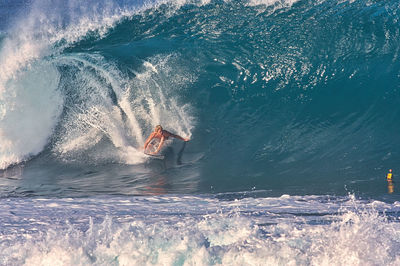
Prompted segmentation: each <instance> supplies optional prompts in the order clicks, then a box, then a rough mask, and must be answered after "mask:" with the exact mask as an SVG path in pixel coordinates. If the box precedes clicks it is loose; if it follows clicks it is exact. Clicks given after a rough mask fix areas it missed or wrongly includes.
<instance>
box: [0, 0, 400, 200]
mask: <svg viewBox="0 0 400 266" xmlns="http://www.w3.org/2000/svg"><path fill="white" fill-rule="evenodd" d="M13 3H14V4H13V5H11V4H9V5H8V6H6V5H7V3H6V4H4V5H5V6H6V7H2V10H3V11H4V10H8V11H9V12H11V11H13V10H17V11H18V12H17V14H19V15H18V16H16V17H13V18H12V19H11V16H8V15H7V16H4V17H5V18H7V19H6V20H5V22H3V23H2V24H1V27H0V30H1V31H2V32H1V33H0V70H1V71H0V104H1V105H0V136H1V138H0V167H1V168H2V169H6V170H4V171H3V175H6V172H7V171H9V172H10V171H11V170H10V166H13V165H17V167H18V165H21V163H22V165H23V169H22V168H21V169H20V171H19V170H17V171H15V170H14V172H18V173H19V174H18V175H19V177H21V176H22V178H18V179H19V180H23V181H21V182H20V183H22V184H20V183H19V184H18V185H15V184H14V183H12V182H13V181H10V182H11V183H12V184H11V185H10V186H11V187H14V186H15V187H19V188H20V189H22V190H23V192H24V193H27V191H28V190H32V189H33V190H34V193H39V194H42V193H44V194H47V193H50V192H49V190H46V189H44V188H43V190H41V189H42V187H43V186H40V187H41V188H39V184H48V185H51V186H55V190H54V191H57V193H59V192H60V190H61V191H66V190H68V189H67V188H70V187H71V186H72V187H73V188H74V189H73V192H71V191H69V190H68V191H69V192H66V193H72V194H73V193H75V192H77V191H84V192H83V194H85V193H88V191H92V190H91V189H93V191H94V190H95V191H100V193H122V194H125V193H126V191H125V189H126V187H127V186H128V187H129V188H130V192H129V193H128V194H130V193H141V192H140V191H139V190H140V188H141V187H142V186H143V187H146V182H144V181H143V180H147V179H149V178H150V179H151V178H152V177H154V176H158V175H160V171H161V172H162V173H163V175H165V176H167V179H168V178H174V180H173V181H168V182H169V184H168V185H161V186H162V187H163V189H164V190H165V191H167V192H185V193H187V192H198V191H202V192H219V191H243V190H250V189H252V188H253V189H270V190H273V191H282V190H283V191H286V192H294V193H306V194H308V193H334V194H340V193H346V192H345V191H344V186H348V187H349V188H350V189H355V190H358V191H362V192H366V193H369V192H371V193H373V194H380V193H384V191H385V189H386V188H385V187H384V186H383V188H382V186H381V183H380V182H381V180H382V178H383V177H384V174H385V171H386V170H387V169H388V168H393V167H394V166H395V162H397V161H398V159H399V151H400V141H399V138H398V137H397V133H398V132H399V131H400V126H399V123H397V122H398V121H399V119H400V112H399V109H398V108H397V106H398V104H399V102H400V95H399V84H400V83H399V78H400V64H399V60H398V59H399V58H398V56H399V49H400V45H399V40H400V38H399V37H400V36H399V35H400V33H399V27H398V21H399V14H400V7H399V4H398V2H397V1H366V0H360V1H330V0H326V1H294V0H292V1H289V0H287V1H285V0H282V1H272V0H264V1H262V0H249V1H247V0H242V1H213V0H211V1H160V2H157V1H150V2H141V1H128V0H127V1H106V2H104V3H97V1H87V2H85V4H82V3H80V2H78V1H67V2H65V1H33V2H31V1H21V2H18V1H17V2H13ZM3 13H4V12H3ZM0 14H2V13H0ZM4 14H9V13H7V12H5V13H4ZM157 124H162V125H163V126H164V128H166V129H168V130H170V131H173V132H175V133H177V134H179V135H182V136H187V137H191V139H192V140H191V141H190V142H189V143H188V144H187V145H185V146H182V144H181V143H178V142H174V143H171V144H170V147H169V148H168V149H167V150H166V153H167V159H168V158H170V159H171V160H170V161H171V162H168V161H167V164H168V165H167V169H165V168H163V170H159V168H160V166H158V165H156V164H158V162H150V166H149V162H148V161H147V159H146V158H145V157H143V155H142V153H141V151H140V149H139V147H141V146H142V145H143V142H144V140H145V139H146V137H147V135H148V134H149V133H150V132H151V129H152V128H153V127H154V126H155V125H157ZM169 153H170V154H169ZM177 157H178V160H176V158H177ZM172 158H173V159H172ZM38 169H40V170H38ZM99 169H101V170H99ZM105 169H106V170H105ZM155 169H156V170H155ZM394 170H396V169H394ZM11 172H12V171H11ZM60 172H61V173H62V174H60ZM104 172H107V173H108V174H110V173H112V175H113V176H116V178H115V180H114V181H113V182H115V183H113V186H107V184H106V183H104V182H105V181H104V179H103V178H102V175H103V174H104ZM82 173H86V174H87V173H89V174H88V175H90V176H91V178H94V180H87V179H85V178H84V177H82ZM11 175H12V176H15V174H11ZM39 176H40V177H39ZM44 176H52V178H46V177H44ZM77 176H78V177H77ZM126 176H129V177H133V179H134V180H135V181H134V182H131V183H132V184H131V183H129V184H127V183H126V180H125V179H124V178H125V177H126ZM24 177H29V181H26V180H27V179H28V178H24ZM34 177H35V178H34ZM71 177H73V180H74V181H70V180H71ZM47 179H51V180H52V181H46V180H47ZM55 180H56V181H55ZM138 180H139V181H140V180H142V181H143V182H144V183H143V184H141V185H140V186H139V187H138V186H137V182H139V181H138ZM48 182H50V183H48ZM140 182H141V181H140ZM149 182H150V181H149ZM151 182H153V181H151ZM168 182H167V183H168ZM91 183H96V184H99V185H98V186H99V187H97V188H95V189H94V188H92V187H91V186H90V185H88V184H91ZM133 183H135V184H133ZM35 184H36V185H37V186H35ZM378 184H380V185H378ZM32 185H33V187H32ZM377 185H378V186H377ZM379 186H380V187H381V188H377V187H379ZM28 187H29V189H28ZM93 191H92V192H93ZM132 191H133V192H132ZM15 192H16V191H15V190H14V191H13V193H15Z"/></svg>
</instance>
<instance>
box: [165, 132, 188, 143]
mask: <svg viewBox="0 0 400 266" xmlns="http://www.w3.org/2000/svg"><path fill="white" fill-rule="evenodd" d="M168 134H169V136H168V137H173V138H176V139H180V140H183V141H189V138H182V137H181V136H179V135H176V134H172V133H171V132H168Z"/></svg>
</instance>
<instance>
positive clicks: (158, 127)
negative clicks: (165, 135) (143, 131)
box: [154, 125, 162, 132]
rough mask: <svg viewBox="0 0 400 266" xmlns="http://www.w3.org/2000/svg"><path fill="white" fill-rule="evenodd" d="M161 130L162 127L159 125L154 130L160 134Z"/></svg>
mask: <svg viewBox="0 0 400 266" xmlns="http://www.w3.org/2000/svg"><path fill="white" fill-rule="evenodd" d="M159 130H162V126H160V125H157V126H156V128H155V129H154V131H155V132H158V131H159Z"/></svg>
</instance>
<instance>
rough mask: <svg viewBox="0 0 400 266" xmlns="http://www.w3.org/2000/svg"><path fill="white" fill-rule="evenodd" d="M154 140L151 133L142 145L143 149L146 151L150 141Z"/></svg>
mask: <svg viewBox="0 0 400 266" xmlns="http://www.w3.org/2000/svg"><path fill="white" fill-rule="evenodd" d="M153 138H154V133H151V134H150V136H149V137H148V138H147V140H146V142H145V143H144V147H143V149H144V150H146V148H147V146H148V145H149V143H150V141H151V140H152V139H153Z"/></svg>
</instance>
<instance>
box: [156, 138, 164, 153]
mask: <svg viewBox="0 0 400 266" xmlns="http://www.w3.org/2000/svg"><path fill="white" fill-rule="evenodd" d="M164 140H165V137H164V136H162V137H161V141H160V144H159V145H158V148H157V150H156V151H155V152H154V154H157V153H158V152H159V151H160V150H161V148H162V146H163V145H164Z"/></svg>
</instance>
